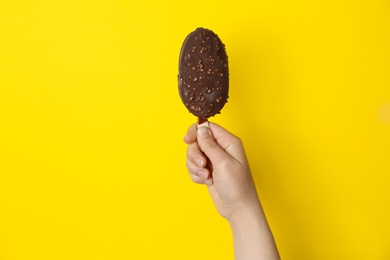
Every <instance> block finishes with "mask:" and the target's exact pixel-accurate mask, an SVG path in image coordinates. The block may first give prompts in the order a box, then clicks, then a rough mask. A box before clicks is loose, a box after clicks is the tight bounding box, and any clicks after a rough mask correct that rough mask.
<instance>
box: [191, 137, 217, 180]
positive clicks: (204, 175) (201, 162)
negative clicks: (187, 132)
mask: <svg viewBox="0 0 390 260" xmlns="http://www.w3.org/2000/svg"><path fill="white" fill-rule="evenodd" d="M195 133H196V132H195ZM186 166H187V169H188V172H189V173H190V177H191V180H192V181H193V182H195V183H198V184H207V185H210V184H212V178H211V173H210V170H209V169H207V168H206V166H207V158H206V157H205V156H204V154H203V153H202V152H201V150H200V148H199V145H198V143H197V142H193V143H190V144H189V145H188V147H187V161H186Z"/></svg>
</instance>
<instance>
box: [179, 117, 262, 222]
mask: <svg viewBox="0 0 390 260" xmlns="http://www.w3.org/2000/svg"><path fill="white" fill-rule="evenodd" d="M209 125H210V128H208V127H204V126H202V127H200V128H199V129H197V125H196V124H194V125H192V126H191V127H190V128H189V129H188V132H187V134H186V136H185V137H184V141H185V142H186V143H187V144H188V148H187V161H186V164H187V169H188V171H189V173H190V177H191V179H192V181H193V182H195V183H198V184H206V185H207V187H208V190H209V192H210V195H211V197H212V199H213V201H214V204H215V206H216V208H217V210H218V212H219V213H220V214H221V215H222V216H223V217H224V218H226V219H227V220H228V221H230V220H231V218H232V216H233V215H234V214H235V213H237V212H239V211H244V210H245V208H252V209H253V208H259V207H261V206H260V203H259V200H258V196H257V192H256V188H255V185H254V182H253V179H252V175H251V172H250V169H249V165H248V162H247V159H246V155H245V151H244V148H243V144H242V142H241V140H240V139H239V138H238V137H236V136H234V135H233V134H231V133H229V132H228V131H227V130H225V129H224V128H222V127H221V126H219V125H217V124H214V123H209Z"/></svg>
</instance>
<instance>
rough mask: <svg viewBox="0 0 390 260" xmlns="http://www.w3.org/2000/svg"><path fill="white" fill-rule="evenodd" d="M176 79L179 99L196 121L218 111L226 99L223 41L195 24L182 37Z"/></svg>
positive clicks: (227, 84) (226, 72) (227, 77)
mask: <svg viewBox="0 0 390 260" xmlns="http://www.w3.org/2000/svg"><path fill="white" fill-rule="evenodd" d="M178 81H179V94H180V98H181V100H182V102H183V103H184V105H185V106H186V107H187V109H188V110H189V112H191V113H192V114H193V115H195V116H197V117H198V118H199V121H206V120H207V118H209V117H211V116H214V115H215V114H218V113H220V111H221V109H222V108H223V106H224V105H225V103H226V102H227V99H228V91H229V67H228V57H227V54H226V50H225V45H224V44H223V43H222V41H221V39H219V37H218V36H217V35H216V34H215V33H214V32H212V31H211V30H208V29H204V28H198V29H196V30H195V31H193V32H192V33H190V34H189V35H188V36H187V38H186V39H185V40H184V43H183V45H182V47H181V51H180V58H179V76H178Z"/></svg>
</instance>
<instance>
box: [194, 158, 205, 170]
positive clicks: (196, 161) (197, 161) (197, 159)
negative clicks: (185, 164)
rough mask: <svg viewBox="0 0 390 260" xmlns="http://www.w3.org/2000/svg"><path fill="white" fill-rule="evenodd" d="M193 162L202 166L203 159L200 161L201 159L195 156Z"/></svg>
mask: <svg viewBox="0 0 390 260" xmlns="http://www.w3.org/2000/svg"><path fill="white" fill-rule="evenodd" d="M194 163H195V164H196V165H197V166H198V167H200V168H203V161H202V160H201V159H199V158H195V159H194Z"/></svg>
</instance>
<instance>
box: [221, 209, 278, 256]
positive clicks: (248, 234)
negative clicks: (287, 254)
mask: <svg viewBox="0 0 390 260" xmlns="http://www.w3.org/2000/svg"><path fill="white" fill-rule="evenodd" d="M229 222H230V227H231V229H232V233H233V241H234V256H235V260H255V259H267V260H277V259H280V256H279V253H278V250H277V248H276V245H275V241H274V238H273V235H272V232H271V230H270V228H269V226H268V223H267V220H266V218H265V215H264V212H263V210H262V208H261V205H260V202H259V203H258V205H256V206H255V207H252V208H248V209H243V210H242V211H241V212H239V213H237V214H235V215H233V216H232V218H231V219H230V221H229Z"/></svg>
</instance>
